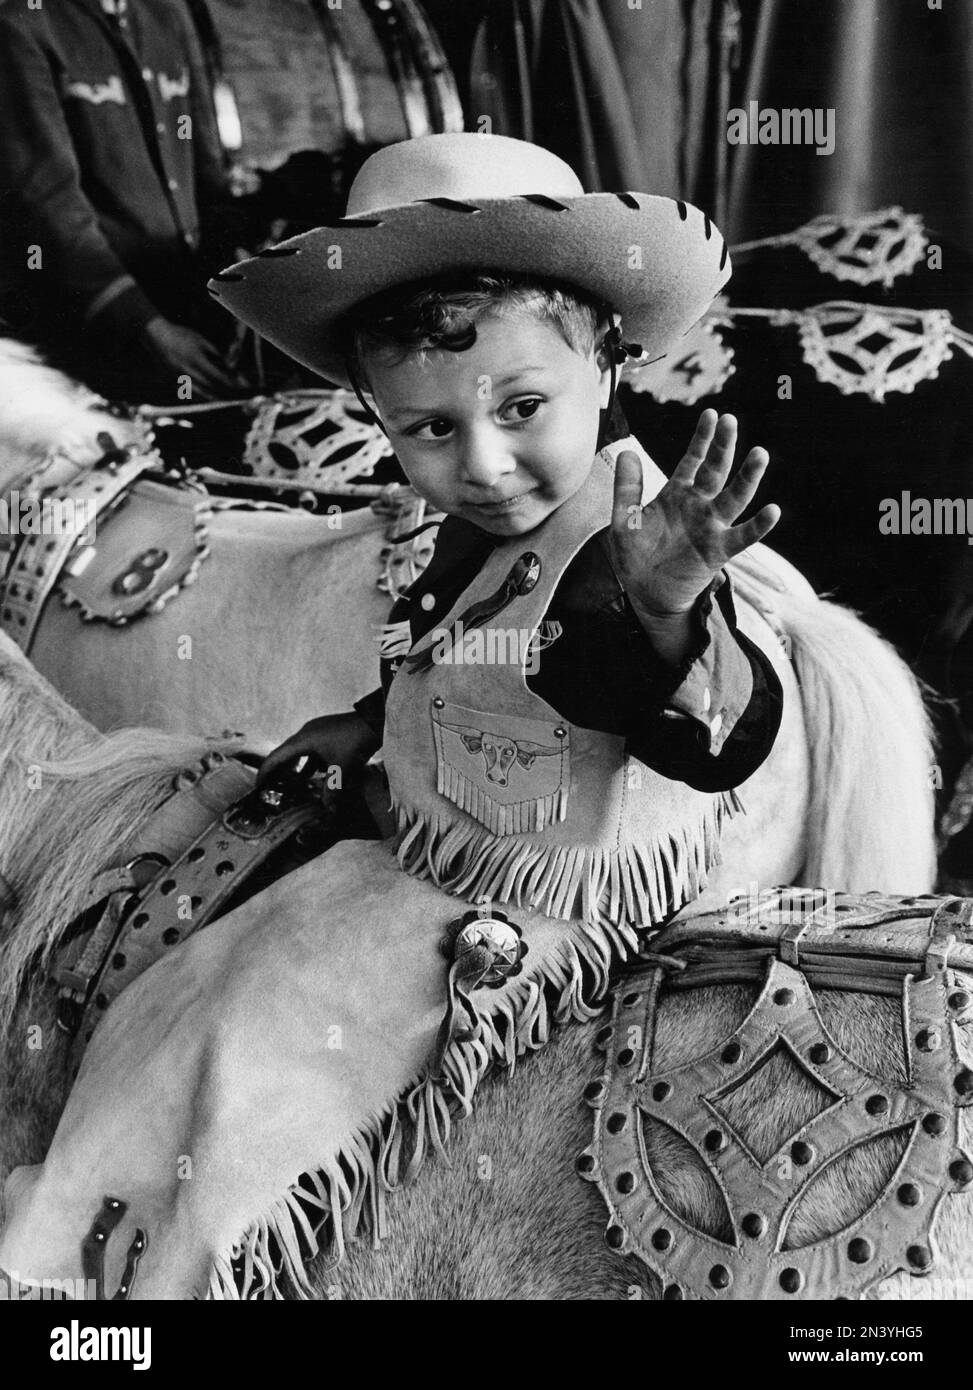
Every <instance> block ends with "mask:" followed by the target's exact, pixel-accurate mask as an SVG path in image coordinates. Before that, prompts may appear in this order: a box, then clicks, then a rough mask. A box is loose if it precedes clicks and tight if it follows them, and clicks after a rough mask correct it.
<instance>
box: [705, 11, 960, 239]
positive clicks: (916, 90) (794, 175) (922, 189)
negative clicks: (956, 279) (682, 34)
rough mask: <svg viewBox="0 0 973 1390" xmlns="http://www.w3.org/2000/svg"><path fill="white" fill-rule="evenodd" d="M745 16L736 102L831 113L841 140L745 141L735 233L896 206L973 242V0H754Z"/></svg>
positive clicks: (735, 191) (734, 158)
mask: <svg viewBox="0 0 973 1390" xmlns="http://www.w3.org/2000/svg"><path fill="white" fill-rule="evenodd" d="M742 21H743V45H742V54H743V61H742V63H741V66H740V69H739V70H738V72H737V74H736V75H735V82H734V96H735V98H736V100H735V101H734V104H735V105H743V104H745V102H746V101H748V100H750V99H756V100H757V101H758V102H759V103H760V105H761V106H762V107H764V106H766V107H776V108H783V107H805V106H810V107H812V108H813V107H833V108H834V109H835V112H836V121H837V145H836V149H835V152H834V154H832V155H827V156H818V155H815V153H814V151H813V150H808V149H806V148H800V147H793V146H792V147H790V148H787V147H777V148H775V147H772V146H757V145H753V146H740V147H738V148H736V149H735V150H734V151H733V153H732V155H731V178H730V216H729V222H728V227H727V234H728V237H729V239H730V240H731V241H736V240H742V239H749V238H751V237H756V236H764V235H767V234H768V233H771V232H776V231H780V230H781V229H782V228H784V227H788V226H791V225H797V224H798V223H800V222H803V221H806V220H807V219H808V218H809V217H813V216H815V215H816V214H817V213H820V212H864V211H867V210H869V209H871V208H876V207H882V206H884V205H888V204H891V203H899V204H901V205H903V206H904V207H906V208H908V209H909V210H910V211H914V212H921V213H922V214H923V217H924V218H925V220H926V222H927V224H928V225H930V226H932V227H935V228H936V229H937V230H938V231H939V232H940V233H941V234H942V235H943V236H944V237H946V238H948V239H950V240H952V241H954V242H956V243H958V244H960V245H963V246H966V247H969V246H970V245H971V243H973V5H971V4H969V3H968V2H967V0H960V2H959V3H954V0H942V9H930V8H929V6H928V4H927V3H926V0H813V2H812V0H808V2H807V3H805V0H750V3H744V4H743V5H742Z"/></svg>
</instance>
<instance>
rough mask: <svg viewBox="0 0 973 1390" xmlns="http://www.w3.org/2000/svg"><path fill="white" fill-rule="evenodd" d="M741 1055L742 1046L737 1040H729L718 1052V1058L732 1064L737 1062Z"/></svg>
mask: <svg viewBox="0 0 973 1390" xmlns="http://www.w3.org/2000/svg"><path fill="white" fill-rule="evenodd" d="M742 1056H743V1048H742V1047H741V1046H740V1044H739V1043H738V1042H731V1043H727V1045H726V1047H724V1049H723V1051H722V1052H721V1053H720V1060H721V1061H723V1062H727V1063H728V1064H729V1065H731V1066H732V1065H733V1063H734V1062H739V1060H740V1058H741V1057H742Z"/></svg>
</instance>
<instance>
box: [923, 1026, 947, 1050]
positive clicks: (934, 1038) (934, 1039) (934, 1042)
mask: <svg viewBox="0 0 973 1390" xmlns="http://www.w3.org/2000/svg"><path fill="white" fill-rule="evenodd" d="M942 1041H943V1040H942V1035H941V1034H940V1032H939V1029H938V1028H920V1030H919V1032H918V1033H917V1034H916V1047H918V1049H919V1051H920V1052H938V1051H939V1048H940V1047H941V1046H942Z"/></svg>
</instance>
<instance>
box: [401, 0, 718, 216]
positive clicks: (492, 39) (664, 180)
mask: <svg viewBox="0 0 973 1390" xmlns="http://www.w3.org/2000/svg"><path fill="white" fill-rule="evenodd" d="M426 10H427V12H428V13H429V15H430V18H431V19H432V20H433V22H434V23H435V24H436V26H437V29H438V30H439V33H440V36H441V38H442V39H443V42H444V43H445V45H446V48H447V51H448V52H449V55H450V58H451V60H452V63H453V66H454V71H456V73H457V75H458V78H459V81H460V85H461V91H462V94H463V98H464V105H465V107H466V114H467V125H468V127H469V128H470V129H473V130H475V129H477V128H478V126H479V123H480V122H481V121H482V118H483V117H487V118H488V119H489V122H490V124H489V127H487V128H489V129H491V130H493V131H494V132H495V133H496V134H499V135H514V136H517V137H519V138H521V139H526V140H534V141H536V142H537V143H538V144H540V145H544V146H545V147H546V148H548V149H551V150H553V151H554V152H555V153H556V154H559V155H561V156H562V158H564V159H566V160H567V161H568V163H569V164H571V165H572V166H573V167H574V168H575V169H576V170H577V172H578V174H579V176H580V177H581V180H582V182H583V183H584V185H585V187H586V188H587V189H588V190H589V191H591V192H594V191H598V190H602V189H609V190H611V189H622V188H631V189H647V190H651V191H652V192H656V193H661V194H667V195H669V196H672V197H677V196H688V197H691V198H694V199H696V200H698V201H700V202H710V201H711V200H710V199H708V198H707V196H706V192H705V188H704V184H705V182H706V180H707V178H708V177H709V173H708V171H709V167H710V164H711V161H712V149H713V139H712V130H713V112H712V101H711V98H710V95H709V92H710V84H711V81H712V74H713V71H714V66H715V61H716V59H715V55H717V54H718V52H719V46H720V33H719V28H718V24H717V21H718V19H719V8H718V4H717V0H662V3H659V0H643V4H642V8H641V9H637V8H630V7H629V6H628V4H627V3H626V0H467V3H464V4H463V5H457V4H456V0H427V3H426Z"/></svg>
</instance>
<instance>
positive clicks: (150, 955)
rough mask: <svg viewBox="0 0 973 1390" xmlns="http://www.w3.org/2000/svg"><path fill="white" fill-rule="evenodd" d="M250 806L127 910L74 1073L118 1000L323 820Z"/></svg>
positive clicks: (216, 823)
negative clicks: (260, 812)
mask: <svg viewBox="0 0 973 1390" xmlns="http://www.w3.org/2000/svg"><path fill="white" fill-rule="evenodd" d="M245 805H246V803H244V806H240V805H235V806H231V807H229V808H228V809H227V810H224V811H223V812H222V814H220V815H219V816H218V817H216V818H215V819H213V820H212V821H211V822H210V823H209V824H208V825H207V827H206V829H205V830H204V831H203V832H202V833H201V834H200V835H198V836H197V837H196V838H195V839H194V840H193V842H192V843H191V844H190V845H189V846H188V847H187V849H186V850H185V851H184V853H182V854H181V855H180V856H179V857H178V858H177V859H176V860H175V861H174V862H173V863H172V865H171V866H170V867H168V868H166V869H163V870H162V871H161V872H160V873H159V874H158V875H157V876H156V877H155V878H154V879H153V881H152V883H151V884H150V886H149V887H148V888H147V889H146V890H145V892H144V893H143V894H142V895H141V896H140V897H139V898H138V900H137V901H136V902H134V903H133V904H132V905H131V906H130V907H128V908H127V910H126V911H125V914H124V916H123V917H122V919H121V922H120V925H119V928H118V930H117V932H116V933H115V934H114V936H113V938H112V940H111V942H110V944H109V946H108V949H107V950H106V951H105V953H104V955H103V958H102V961H101V963H100V966H99V969H98V972H97V974H96V975H95V976H94V977H93V979H92V980H91V981H90V983H89V985H88V992H87V996H86V999H85V1003H84V1006H83V1011H82V1018H81V1023H80V1027H79V1029H78V1032H77V1034H76V1036H75V1041H74V1048H73V1061H74V1064H75V1069H77V1066H78V1065H80V1061H81V1056H82V1054H83V1052H84V1049H85V1047H87V1044H88V1042H89V1041H90V1039H91V1037H92V1035H93V1033H94V1030H95V1028H96V1026H97V1023H98V1021H99V1019H100V1018H101V1016H102V1015H103V1014H104V1011H105V1010H106V1009H107V1008H108V1006H109V1004H110V1003H111V1002H112V1000H113V999H115V998H117V996H118V995H119V994H121V992H122V990H123V989H124V988H125V987H126V986H127V985H129V984H131V982H132V981H133V980H135V979H137V978H138V976H139V975H141V974H142V973H143V971H145V970H147V969H148V967H149V966H150V965H152V964H154V962H155V961H157V960H158V959H159V958H160V956H162V955H164V954H165V952H166V950H167V949H168V948H170V947H172V946H176V945H178V944H179V943H180V942H182V941H185V940H186V939H187V938H188V937H190V936H192V935H193V934H194V933H195V932H197V931H199V930H200V928H201V927H204V926H206V925H207V924H208V923H209V922H211V921H212V920H213V919H214V917H216V916H217V915H218V914H219V912H220V910H221V909H222V907H223V906H224V904H225V903H226V901H227V900H228V899H229V898H230V897H231V895H232V894H233V893H235V892H236V891H237V889H238V888H239V887H240V885H241V884H242V883H244V882H245V880H246V879H247V878H249V877H250V875H251V874H253V873H254V872H255V871H256V870H257V869H258V868H259V867H260V865H261V864H262V863H263V862H264V861H265V860H266V859H267V858H269V856H270V855H271V854H273V853H274V851H275V850H277V849H278V848H280V846H281V845H283V844H284V843H285V842H286V841H287V840H289V839H290V838H291V837H292V836H293V835H295V834H296V833H297V832H298V831H299V830H301V829H302V827H304V826H305V825H307V824H309V823H310V822H311V821H314V820H317V819H318V818H319V816H320V813H321V812H320V807H319V806H318V805H317V803H315V802H307V803H305V804H302V805H300V806H298V807H295V808H294V809H293V810H288V811H283V812H281V813H279V814H269V813H268V814H266V815H265V816H264V817H262V818H259V817H258V818H256V819H246V818H245V813H244V807H245Z"/></svg>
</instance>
